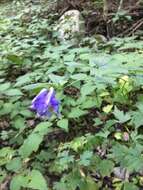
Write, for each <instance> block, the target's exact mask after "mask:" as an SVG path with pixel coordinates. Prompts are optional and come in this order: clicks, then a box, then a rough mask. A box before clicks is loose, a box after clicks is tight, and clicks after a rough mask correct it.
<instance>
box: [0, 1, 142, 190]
mask: <svg viewBox="0 0 143 190" xmlns="http://www.w3.org/2000/svg"><path fill="white" fill-rule="evenodd" d="M15 3H16V2H13V3H8V4H7V7H6V5H5V6H4V5H3V4H2V5H1V8H0V9H1V10H2V11H1V17H0V148H1V149H0V166H1V168H0V184H1V185H0V189H2V190H6V189H10V190H20V189H38V190H47V189H49V190H96V189H97V190H98V189H102V190H106V189H115V190H120V189H124V190H137V189H141V188H142V187H143V135H142V133H143V130H142V125H143V42H142V40H141V39H142V37H141V36H140V35H134V36H130V37H124V38H117V37H113V38H112V39H110V40H109V41H107V40H105V38H103V36H102V35H94V36H90V37H89V36H86V37H85V38H83V39H82V40H81V41H80V43H79V44H78V45H76V44H71V43H59V42H58V40H57V33H55V32H53V27H54V25H55V24H56V21H55V20H56V19H55V18H57V15H56V14H54V13H52V14H48V16H47V18H44V17H42V16H41V15H42V12H44V9H43V7H42V6H41V5H39V4H38V5H37V4H35V5H32V6H31V7H30V9H28V8H27V6H26V5H24V4H17V5H16V4H15ZM12 6H14V11H12ZM29 12H30V14H29ZM116 16H117V15H116ZM114 19H115V17H114ZM116 19H117V20H118V18H117V17H116ZM53 21H54V22H53ZM50 87H53V88H54V89H55V92H56V98H57V99H58V100H59V101H60V117H57V115H56V114H53V115H52V117H51V118H49V119H47V120H45V119H40V118H38V117H36V115H35V113H33V112H32V111H31V110H30V109H29V107H30V106H31V101H32V99H33V98H34V97H35V96H36V95H37V93H39V91H40V90H41V89H43V88H46V89H49V88H50Z"/></svg>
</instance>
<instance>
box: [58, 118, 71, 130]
mask: <svg viewBox="0 0 143 190" xmlns="http://www.w3.org/2000/svg"><path fill="white" fill-rule="evenodd" d="M57 125H58V126H59V127H60V128H61V129H64V130H65V131H66V132H68V130H69V129H68V119H61V120H59V121H58V122H57Z"/></svg>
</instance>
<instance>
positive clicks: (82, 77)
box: [71, 73, 87, 80]
mask: <svg viewBox="0 0 143 190" xmlns="http://www.w3.org/2000/svg"><path fill="white" fill-rule="evenodd" d="M71 78H72V79H74V80H87V75H86V74H84V73H81V74H74V75H72V76H71Z"/></svg>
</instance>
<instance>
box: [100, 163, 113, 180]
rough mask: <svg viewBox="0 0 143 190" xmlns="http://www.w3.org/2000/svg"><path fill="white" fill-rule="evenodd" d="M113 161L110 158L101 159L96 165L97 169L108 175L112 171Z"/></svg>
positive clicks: (103, 174)
mask: <svg viewBox="0 0 143 190" xmlns="http://www.w3.org/2000/svg"><path fill="white" fill-rule="evenodd" d="M113 168H114V163H113V162H112V161H111V160H101V161H100V162H99V164H98V165H97V170H98V171H99V172H100V174H101V175H102V176H103V177H104V176H109V175H110V174H111V172H112V171H113Z"/></svg>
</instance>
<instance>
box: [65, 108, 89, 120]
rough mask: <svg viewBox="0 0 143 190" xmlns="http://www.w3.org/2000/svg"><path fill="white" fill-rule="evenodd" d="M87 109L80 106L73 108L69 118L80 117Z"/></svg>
mask: <svg viewBox="0 0 143 190" xmlns="http://www.w3.org/2000/svg"><path fill="white" fill-rule="evenodd" d="M86 113H87V111H85V110H81V109H80V108H72V110H71V112H70V113H69V115H68V117H69V118H78V117H80V116H82V115H85V114H86Z"/></svg>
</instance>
